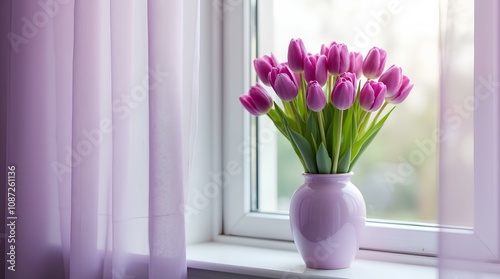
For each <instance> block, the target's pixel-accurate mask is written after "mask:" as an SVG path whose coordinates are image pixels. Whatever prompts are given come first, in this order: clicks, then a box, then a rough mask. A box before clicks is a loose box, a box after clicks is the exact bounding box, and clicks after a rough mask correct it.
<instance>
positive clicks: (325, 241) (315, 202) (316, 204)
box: [290, 173, 366, 269]
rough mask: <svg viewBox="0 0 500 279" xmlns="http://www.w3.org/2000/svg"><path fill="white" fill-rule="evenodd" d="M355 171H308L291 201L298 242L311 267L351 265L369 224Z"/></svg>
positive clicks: (337, 267)
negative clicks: (334, 172)
mask: <svg viewBox="0 0 500 279" xmlns="http://www.w3.org/2000/svg"><path fill="white" fill-rule="evenodd" d="M351 177H352V173H346V174H304V183H303V184H302V185H301V186H300V187H299V188H298V189H297V190H296V191H295V193H294V194H293V197H292V200H291V202H290V225H291V229H292V235H293V239H294V241H295V245H296V246H297V249H298V250H299V253H300V255H301V256H302V258H303V259H304V261H305V263H306V265H307V267H310V268H316V269H340V268H346V267H349V266H350V264H351V262H352V261H353V259H354V257H355V256H356V252H357V251H358V250H359V242H360V239H361V235H362V233H363V231H364V228H365V222H366V206H365V201H364V199H363V196H362V195H361V193H360V192H359V190H358V188H356V186H354V185H353V184H352V183H351Z"/></svg>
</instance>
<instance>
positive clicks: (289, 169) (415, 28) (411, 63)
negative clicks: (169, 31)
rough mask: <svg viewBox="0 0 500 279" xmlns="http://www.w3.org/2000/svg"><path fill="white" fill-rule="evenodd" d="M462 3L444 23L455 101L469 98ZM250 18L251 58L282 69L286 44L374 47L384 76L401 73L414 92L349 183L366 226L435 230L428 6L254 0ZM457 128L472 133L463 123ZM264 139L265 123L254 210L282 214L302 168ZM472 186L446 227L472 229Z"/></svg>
mask: <svg viewBox="0 0 500 279" xmlns="http://www.w3.org/2000/svg"><path fill="white" fill-rule="evenodd" d="M468 2H470V6H468V7H464V9H463V11H462V12H461V16H460V17H457V18H456V19H455V20H456V24H454V26H456V28H455V29H454V31H455V32H460V33H461V36H460V41H459V42H455V43H456V44H455V49H459V54H460V55H459V56H457V59H459V62H458V63H459V64H460V65H461V67H460V69H457V70H456V71H455V74H456V77H457V84H456V86H457V88H461V89H462V90H461V91H460V92H458V93H457V96H460V94H462V96H461V97H458V98H459V99H460V98H461V99H463V98H464V97H466V96H467V94H468V95H472V92H473V91H472V88H473V73H474V67H473V43H474V41H473V31H474V25H473V1H468ZM257 10H258V12H257V19H258V29H257V38H258V39H257V52H258V55H259V56H261V55H264V54H268V53H269V52H273V53H274V54H275V55H276V57H277V58H278V60H279V61H285V60H286V53H287V49H288V43H289V41H290V39H291V38H302V40H303V41H304V43H305V45H306V49H307V51H308V52H311V53H318V52H319V50H320V47H321V44H329V43H330V42H332V41H336V42H343V43H345V44H347V45H348V47H349V50H350V51H359V52H361V53H362V54H363V56H365V55H366V53H367V52H368V50H369V49H370V48H371V47H372V46H378V47H381V48H383V49H385V50H387V53H388V58H387V64H386V65H387V66H386V68H387V67H389V66H390V65H392V64H397V65H398V66H401V67H402V68H403V72H404V74H405V75H407V76H409V77H410V78H411V80H412V81H413V82H414V83H415V87H414V89H413V91H412V93H411V94H410V96H409V97H408V99H407V100H405V102H403V103H402V104H400V105H398V107H397V108H396V109H395V110H394V112H393V114H392V115H391V117H390V118H389V119H388V121H387V122H386V124H385V126H384V128H383V129H382V130H381V132H380V133H379V134H378V136H377V138H376V139H375V140H374V141H373V143H372V144H371V146H370V147H369V148H368V149H367V150H366V152H365V154H364V155H363V156H362V158H361V159H360V160H359V161H358V163H357V164H356V167H355V168H354V173H355V174H354V178H353V183H354V184H355V185H356V186H357V187H358V188H359V189H360V190H361V192H362V193H363V195H364V197H365V200H366V204H367V211H368V212H367V213H368V217H369V218H374V219H385V220H394V221H405V222H423V223H437V193H438V188H437V153H438V152H437V144H436V133H437V131H438V128H437V123H438V119H437V117H438V107H439V86H440V84H439V80H440V75H439V74H440V71H439V70H440V69H439V59H440V56H439V40H440V37H439V36H440V33H439V31H440V29H439V28H440V23H439V3H438V1H435V0H421V1H387V0H375V1H374V0H365V1H336V0H317V1H306V0H273V1H259V2H258V7H257ZM457 45H458V47H457ZM363 80H364V77H363ZM363 82H364V81H363ZM269 92H273V91H272V89H271V88H269ZM463 94H465V95H463ZM470 118H472V117H470ZM464 125H465V126H467V125H469V126H470V125H472V119H466V120H465V121H464ZM466 130H467V131H472V129H466ZM269 131H273V133H275V129H274V128H273V126H272V124H271V123H269V121H268V120H267V119H266V118H264V117H261V118H259V133H258V134H259V156H258V158H259V164H258V165H259V171H258V173H259V177H258V191H257V192H258V201H259V202H258V208H256V210H258V211H265V212H284V213H286V212H287V211H288V207H289V201H290V198H291V195H292V194H293V191H294V190H295V189H296V188H297V187H298V186H299V185H300V184H301V183H302V175H301V173H302V171H303V169H302V167H301V165H300V163H299V162H298V159H297V158H296V156H295V154H294V152H293V150H292V148H291V146H290V144H289V143H288V142H287V140H286V139H285V138H284V137H283V136H281V135H278V134H272V133H269ZM271 134H272V135H271ZM468 137H469V138H470V140H469V141H468V142H467V143H466V144H465V145H464V146H463V150H461V152H463V156H464V160H465V161H469V162H473V160H472V158H473V143H472V140H473V139H472V134H471V135H469V136H468ZM471 168H472V166H471ZM472 185H473V179H472V176H471V178H470V181H464V183H463V184H462V185H460V191H461V192H460V193H461V194H459V195H458V196H459V197H458V198H459V199H460V201H461V202H460V207H459V206H458V204H457V212H459V213H461V215H460V218H458V219H457V221H456V224H454V225H461V226H472V224H473V216H472V212H473V211H472V206H473V199H472ZM458 207H459V208H458Z"/></svg>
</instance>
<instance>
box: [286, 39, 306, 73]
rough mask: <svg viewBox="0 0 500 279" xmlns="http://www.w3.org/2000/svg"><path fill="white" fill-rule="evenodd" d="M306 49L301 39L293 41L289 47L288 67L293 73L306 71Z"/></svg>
mask: <svg viewBox="0 0 500 279" xmlns="http://www.w3.org/2000/svg"><path fill="white" fill-rule="evenodd" d="M306 55H307V52H306V47H305V46H304V43H303V42H302V40H301V39H297V40H295V39H292V40H291V41H290V44H289V45H288V66H289V67H290V69H292V71H294V72H297V73H301V72H302V71H303V70H304V58H306Z"/></svg>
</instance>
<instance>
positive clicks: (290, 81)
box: [269, 65, 299, 102]
mask: <svg viewBox="0 0 500 279" xmlns="http://www.w3.org/2000/svg"><path fill="white" fill-rule="evenodd" d="M269 82H270V83H271V86H272V87H273V89H274V91H275V92H276V95H278V97H280V99H281V100H283V101H286V102H289V101H292V100H293V99H295V97H297V95H298V94H299V83H298V81H297V76H296V75H295V73H294V72H292V70H290V68H289V67H288V66H286V65H279V66H278V67H275V68H273V69H272V70H271V72H270V73H269Z"/></svg>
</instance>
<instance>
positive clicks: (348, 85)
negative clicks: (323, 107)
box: [332, 73, 356, 110]
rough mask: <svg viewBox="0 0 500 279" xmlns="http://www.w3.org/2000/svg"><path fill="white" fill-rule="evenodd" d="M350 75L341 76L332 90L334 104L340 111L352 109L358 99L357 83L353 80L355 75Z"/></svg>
mask: <svg viewBox="0 0 500 279" xmlns="http://www.w3.org/2000/svg"><path fill="white" fill-rule="evenodd" d="M349 74H351V75H341V76H340V77H339V78H338V79H337V82H336V83H335V86H334V87H333V90H332V103H333V105H334V106H335V107H336V108H338V109H340V110H346V109H348V108H350V107H351V106H352V104H353V103H354V100H355V99H356V85H355V84H356V82H355V81H354V82H353V80H352V77H354V74H352V73H349ZM354 78H355V77H354Z"/></svg>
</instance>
